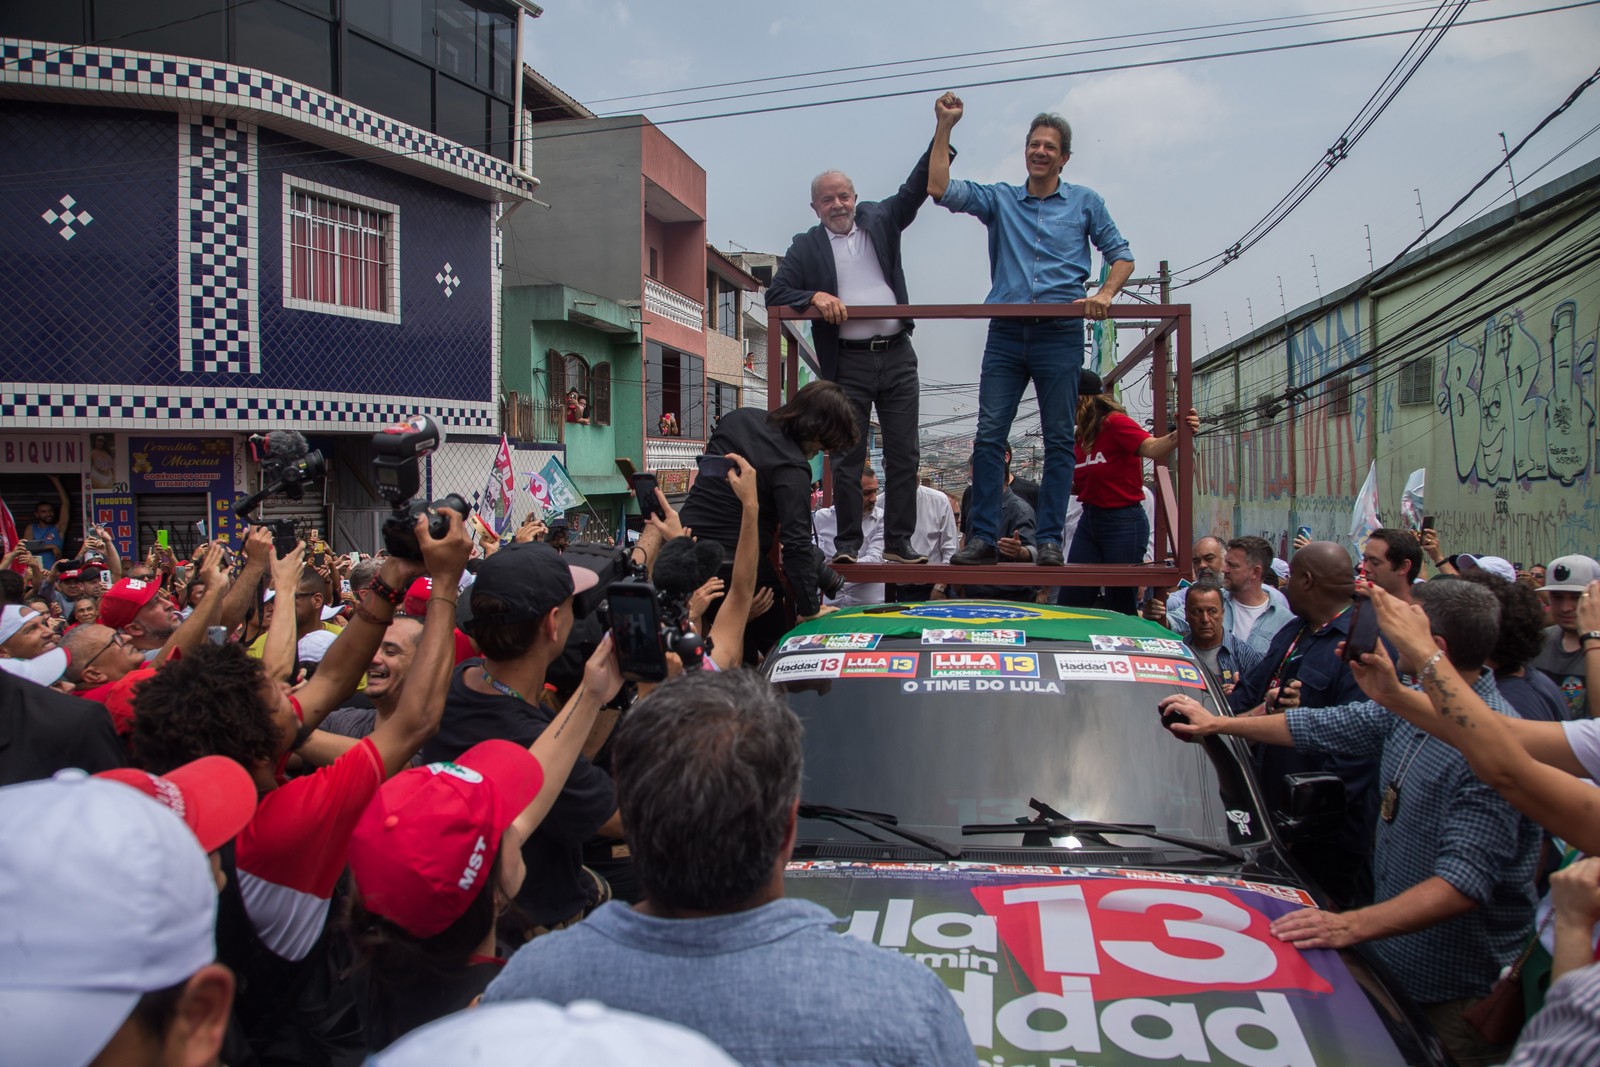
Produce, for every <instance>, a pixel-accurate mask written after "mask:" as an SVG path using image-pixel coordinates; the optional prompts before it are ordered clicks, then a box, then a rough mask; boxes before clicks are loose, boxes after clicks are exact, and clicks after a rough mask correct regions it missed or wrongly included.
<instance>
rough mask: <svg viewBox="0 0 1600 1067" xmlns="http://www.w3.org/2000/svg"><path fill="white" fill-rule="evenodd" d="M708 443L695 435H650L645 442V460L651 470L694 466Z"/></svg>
mask: <svg viewBox="0 0 1600 1067" xmlns="http://www.w3.org/2000/svg"><path fill="white" fill-rule="evenodd" d="M705 450H706V443H705V442H704V441H701V440H699V439H698V438H694V437H650V438H646V440H645V443H644V461H645V465H646V466H647V467H648V468H649V469H650V470H660V469H664V468H672V467H692V466H694V458H695V457H696V456H698V455H699V454H700V453H702V452H704V451H705Z"/></svg>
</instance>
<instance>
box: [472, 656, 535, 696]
mask: <svg viewBox="0 0 1600 1067" xmlns="http://www.w3.org/2000/svg"><path fill="white" fill-rule="evenodd" d="M478 669H479V670H480V671H483V680H484V681H486V682H488V683H489V684H490V685H491V686H493V687H494V689H495V691H496V692H498V693H499V694H500V695H501V696H508V697H511V698H512V699H513V700H520V701H522V702H523V703H524V704H532V703H533V701H531V700H529V699H528V698H527V697H525V696H523V695H522V694H521V693H519V692H517V691H516V690H515V689H513V688H511V687H510V686H509V685H507V684H506V683H504V682H502V681H501V680H500V679H498V678H496V677H495V676H494V675H492V674H490V673H489V670H488V668H487V667H484V666H483V665H482V664H479V665H478Z"/></svg>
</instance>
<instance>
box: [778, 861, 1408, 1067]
mask: <svg viewBox="0 0 1600 1067" xmlns="http://www.w3.org/2000/svg"><path fill="white" fill-rule="evenodd" d="M785 884H786V889H787V893H788V895H789V896H792V897H800V898H803V899H806V900H811V901H814V902H816V903H818V904H821V905H822V906H823V907H825V908H828V909H829V910H830V911H832V912H833V913H834V914H835V915H837V916H838V917H839V919H840V921H841V923H842V924H843V925H844V927H845V929H846V932H848V933H849V934H851V935H853V936H855V937H859V938H861V939H863V940H865V941H871V942H873V943H875V944H878V945H881V946H883V947H885V948H892V949H895V950H897V951H899V952H902V953H904V954H906V955H908V956H911V957H912V958H914V959H916V960H919V961H920V962H922V963H924V964H926V965H927V966H928V967H930V968H931V969H932V970H933V971H934V973H936V974H937V975H938V976H939V977H940V978H941V979H942V980H943V981H944V983H945V985H946V986H948V987H949V989H950V991H951V994H952V995H953V996H954V997H955V999H956V1001H957V1003H958V1004H960V1006H961V1008H962V1012H963V1014H964V1015H965V1017H966V1022H967V1030H968V1032H969V1033H970V1035H971V1037H972V1041H973V1044H974V1045H975V1046H976V1047H977V1049H978V1053H979V1058H980V1060H982V1061H983V1062H986V1063H987V1062H990V1059H991V1058H992V1059H993V1062H996V1063H1001V1062H1003V1063H1005V1064H1007V1065H1008V1067H1012V1065H1015V1067H1021V1065H1027V1064H1037V1065H1038V1067H1045V1065H1046V1064H1062V1065H1064V1064H1069V1063H1077V1064H1090V1063H1092V1064H1094V1065H1095V1067H1111V1065H1113V1064H1167V1065H1170V1064H1172V1063H1174V1062H1179V1063H1186V1064H1187V1063H1199V1064H1230V1065H1232V1064H1238V1065H1244V1067H1257V1065H1267V1064H1274V1065H1277V1064H1282V1065H1292V1067H1302V1065H1306V1067H1309V1065H1314V1064H1363V1065H1365V1067H1384V1065H1388V1064H1401V1063H1404V1062H1405V1059H1404V1058H1403V1057H1402V1055H1401V1054H1400V1052H1399V1051H1398V1049H1397V1048H1396V1046H1395V1043H1394V1040H1393V1039H1392V1038H1391V1037H1390V1036H1389V1032H1388V1029H1387V1028H1386V1026H1385V1025H1384V1023H1383V1021H1382V1020H1381V1019H1380V1018H1379V1015H1378V1013H1377V1011H1375V1010H1374V1007H1373V1003H1372V1001H1371V1000H1369V999H1368V997H1367V996H1366V994H1364V993H1363V992H1362V990H1361V987H1360V985H1359V984H1358V983H1357V981H1356V978H1355V976H1354V975H1352V973H1351V971H1350V969H1349V968H1348V967H1347V965H1346V962H1345V960H1344V959H1343V958H1342V957H1341V956H1340V955H1339V954H1338V953H1336V952H1333V951H1329V950H1321V949H1317V950H1309V951H1300V950H1298V949H1295V948H1293V947H1292V946H1290V945H1287V944H1285V943H1283V942H1281V941H1279V940H1277V939H1276V938H1275V937H1273V936H1272V934H1271V932H1270V930H1269V929H1268V927H1269V924H1270V923H1271V922H1272V920H1273V919H1276V918H1277V917H1278V916H1280V915H1284V914H1286V913H1288V912H1291V911H1294V910H1297V909H1299V908H1306V907H1315V906H1316V904H1315V902H1314V901H1313V900H1312V898H1311V897H1310V895H1308V894H1306V893H1304V892H1302V891H1300V890H1299V889H1296V888H1293V887H1290V886H1283V885H1273V884H1269V883H1262V882H1251V881H1248V880H1245V879H1241V878H1239V877H1237V876H1233V875H1218V874H1212V875H1206V874H1195V875H1183V874H1174V873H1168V872H1163V871H1150V870H1114V869H1093V868H1081V867H1079V868H1069V867H1057V866H1047V865H1037V866H1036V865H1016V866H1007V865H1000V864H985V863H969V862H961V861H955V862H950V863H865V862H849V861H830V860H813V861H807V862H794V863H790V864H789V865H788V868H787V871H786V875H785ZM1002 1057H1003V1059H1002ZM1086 1057H1087V1058H1086Z"/></svg>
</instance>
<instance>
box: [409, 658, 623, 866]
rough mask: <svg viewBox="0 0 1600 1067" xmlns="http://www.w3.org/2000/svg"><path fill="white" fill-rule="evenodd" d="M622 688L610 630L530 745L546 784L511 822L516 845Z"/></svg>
mask: <svg viewBox="0 0 1600 1067" xmlns="http://www.w3.org/2000/svg"><path fill="white" fill-rule="evenodd" d="M407 684H409V683H407ZM621 688H622V670H621V668H620V667H618V666H617V650H616V648H615V646H613V645H612V643H611V635H610V634H609V633H608V634H606V635H605V636H604V637H603V638H601V639H600V645H599V647H598V648H596V649H595V650H594V654H593V655H591V656H590V657H589V662H588V663H587V664H586V665H585V667H584V669H583V681H582V682H581V683H579V685H578V689H577V692H575V693H573V694H572V696H571V697H569V698H568V699H567V703H566V706H565V707H563V708H562V709H561V714H560V715H557V716H556V718H555V721H553V722H552V723H551V724H550V725H549V726H548V727H546V729H545V731H544V732H543V733H541V734H540V735H539V737H538V739H537V740H535V741H534V742H533V744H532V745H530V746H528V751H529V752H532V753H533V754H534V756H536V757H537V758H538V760H539V766H540V767H542V768H543V769H544V784H543V785H541V786H540V787H539V794H538V795H537V796H535V797H534V798H533V799H532V800H531V801H529V802H528V806H527V807H526V808H523V809H522V813H521V814H520V815H518V816H517V818H516V820H515V821H514V822H512V824H511V838H509V839H508V841H509V843H510V844H511V845H512V846H513V847H516V848H521V847H522V843H523V842H524V841H526V840H528V838H529V837H530V836H531V835H532V834H533V831H534V830H536V829H538V828H539V824H540V823H541V822H543V821H544V817H545V816H546V815H548V814H549V813H550V809H551V807H552V806H554V805H555V802H556V797H558V796H560V795H561V790H562V789H563V788H565V786H566V784H567V776H568V775H570V774H571V773H572V768H573V766H574V765H575V764H576V763H577V762H578V756H579V754H580V753H581V752H582V751H583V745H584V740H585V739H586V738H587V737H588V736H589V733H590V731H591V730H592V729H593V727H594V724H595V717H596V716H597V715H598V713H599V711H600V709H601V708H602V707H604V706H605V703H606V701H608V700H610V699H611V698H612V697H614V696H616V695H617V690H619V689H621ZM608 825H609V820H608Z"/></svg>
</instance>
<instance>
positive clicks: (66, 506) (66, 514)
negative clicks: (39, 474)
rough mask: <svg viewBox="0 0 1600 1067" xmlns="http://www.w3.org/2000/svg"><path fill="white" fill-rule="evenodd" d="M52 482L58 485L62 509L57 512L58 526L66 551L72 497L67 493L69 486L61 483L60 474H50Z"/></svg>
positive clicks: (57, 491) (57, 494)
mask: <svg viewBox="0 0 1600 1067" xmlns="http://www.w3.org/2000/svg"><path fill="white" fill-rule="evenodd" d="M50 484H51V485H53V486H55V487H56V497H57V498H58V499H59V500H60V501H61V509H60V510H59V511H58V512H57V513H56V526H57V527H59V528H60V530H61V545H62V550H63V551H65V549H66V544H67V527H69V526H71V525H72V498H71V497H69V496H68V495H67V487H66V486H64V485H62V484H61V478H60V477H59V476H58V475H54V474H52V475H50Z"/></svg>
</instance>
